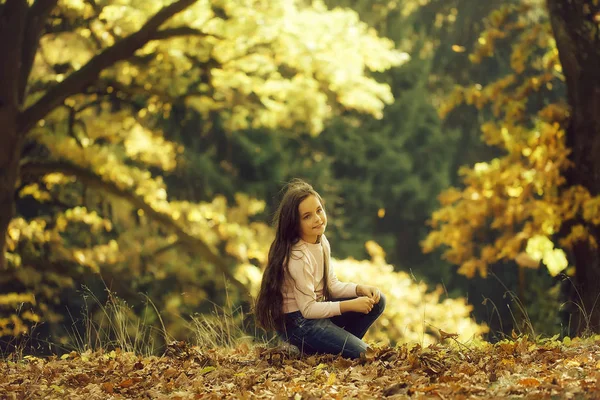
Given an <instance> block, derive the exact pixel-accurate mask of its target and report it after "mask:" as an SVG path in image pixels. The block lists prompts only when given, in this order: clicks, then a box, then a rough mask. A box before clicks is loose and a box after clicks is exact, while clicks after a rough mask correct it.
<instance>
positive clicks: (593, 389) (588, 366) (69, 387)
mask: <svg viewBox="0 0 600 400" xmlns="http://www.w3.org/2000/svg"><path fill="white" fill-rule="evenodd" d="M445 343H447V344H443V345H442V344H438V345H432V346H429V347H426V348H423V347H421V346H420V345H418V344H413V345H402V346H396V347H376V346H373V350H372V351H369V353H368V354H367V356H366V357H364V358H362V359H360V360H348V359H345V358H342V357H336V356H327V355H322V356H314V355H313V356H302V357H301V356H298V355H293V354H291V353H290V352H289V351H288V350H284V349H282V348H278V347H275V348H267V347H265V346H249V345H247V344H242V345H240V346H238V347H237V348H234V349H210V350H200V349H199V348H196V347H192V346H189V345H187V344H186V343H184V342H175V343H173V344H171V345H169V346H168V348H167V351H166V352H165V354H164V355H163V356H161V357H156V356H150V357H142V356H138V355H135V354H132V353H126V352H121V351H119V350H116V351H110V352H105V351H98V352H94V353H92V352H91V351H88V352H83V353H76V352H72V353H70V354H65V355H63V356H62V357H56V356H53V357H49V358H36V357H32V356H24V357H20V358H18V359H16V358H15V357H14V356H13V357H11V356H9V357H5V358H4V359H3V360H2V361H0V398H2V399H42V398H43V399H86V400H95V399H111V398H114V399H117V398H170V399H198V398H202V399H213V398H214V399H221V398H247V399H254V398H265V399H273V398H281V399H283V398H286V399H288V398H289V399H321V398H326V399H342V398H358V399H371V398H377V399H379V398H390V399H405V398H406V399H408V398H410V399H425V398H426V399H467V398H468V399H472V398H475V399H477V398H482V399H483V398H485V399H490V398H498V399H512V398H515V399H516V398H527V399H594V398H596V399H598V398H600V337H592V338H588V339H585V340H583V339H573V340H572V341H571V340H569V339H568V338H567V339H565V340H564V341H559V340H556V339H547V340H541V341H536V342H532V341H531V340H528V339H527V338H526V337H521V338H517V339H514V340H511V341H503V342H499V343H496V344H493V345H492V344H486V343H484V344H478V345H475V344H470V345H469V344H461V343H458V342H455V341H454V340H453V339H452V338H450V339H446V340H445ZM11 359H12V360H11Z"/></svg>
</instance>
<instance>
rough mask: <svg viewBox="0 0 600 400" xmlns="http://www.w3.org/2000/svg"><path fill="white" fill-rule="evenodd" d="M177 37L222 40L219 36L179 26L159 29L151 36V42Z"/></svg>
mask: <svg viewBox="0 0 600 400" xmlns="http://www.w3.org/2000/svg"><path fill="white" fill-rule="evenodd" d="M178 36H199V37H214V38H217V39H222V38H221V37H219V36H215V35H212V34H208V33H204V32H202V31H200V30H198V29H194V28H190V27H189V26H180V27H177V28H168V29H161V30H160V31H157V32H155V33H154V35H152V40H163V39H169V38H173V37H178Z"/></svg>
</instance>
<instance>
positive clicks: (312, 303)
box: [288, 257, 342, 319]
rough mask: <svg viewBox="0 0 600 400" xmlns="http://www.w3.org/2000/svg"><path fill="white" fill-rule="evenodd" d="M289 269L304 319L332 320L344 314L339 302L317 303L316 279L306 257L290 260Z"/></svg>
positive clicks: (295, 295) (295, 296)
mask: <svg viewBox="0 0 600 400" xmlns="http://www.w3.org/2000/svg"><path fill="white" fill-rule="evenodd" d="M288 268H289V271H290V275H291V277H292V278H293V280H294V298H295V299H296V303H297V304H298V308H299V309H300V313H302V316H303V317H304V318H306V319H318V318H330V317H334V316H336V315H341V314H342V312H341V311H340V303H339V302H338V301H321V302H318V301H317V295H316V294H315V277H314V276H313V273H312V271H311V267H310V264H308V262H307V261H306V260H305V258H304V257H303V258H301V259H290V261H289V265H288Z"/></svg>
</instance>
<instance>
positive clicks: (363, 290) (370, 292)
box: [356, 285, 381, 304]
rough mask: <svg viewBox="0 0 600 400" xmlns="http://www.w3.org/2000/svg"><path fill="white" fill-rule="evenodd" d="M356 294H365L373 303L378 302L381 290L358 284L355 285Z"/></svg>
mask: <svg viewBox="0 0 600 400" xmlns="http://www.w3.org/2000/svg"><path fill="white" fill-rule="evenodd" d="M356 294H357V295H359V296H367V297H368V298H370V299H372V300H373V302H374V304H377V303H379V299H380V298H381V291H380V290H379V289H377V288H376V287H375V286H367V285H358V286H356Z"/></svg>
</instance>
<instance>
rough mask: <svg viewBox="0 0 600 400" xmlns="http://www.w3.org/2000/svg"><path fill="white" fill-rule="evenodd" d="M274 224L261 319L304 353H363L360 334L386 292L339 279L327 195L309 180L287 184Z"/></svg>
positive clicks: (378, 309) (258, 311) (258, 309)
mask: <svg viewBox="0 0 600 400" xmlns="http://www.w3.org/2000/svg"><path fill="white" fill-rule="evenodd" d="M275 225H276V234H275V240H274V241H273V243H272V244H271V248H270V250H269V259H268V262H267V267H266V269H265V271H264V273H263V277H262V283H261V288H260V292H259V295H258V298H257V300H256V304H255V307H254V312H255V315H256V320H257V322H258V324H259V325H260V326H261V327H262V328H264V329H265V330H267V331H276V332H277V335H278V336H279V337H280V338H281V339H283V340H284V341H286V342H289V343H291V344H292V345H295V346H297V347H298V348H299V349H300V351H302V353H304V354H315V353H329V354H340V355H342V356H343V357H347V358H359V357H360V353H364V352H366V349H367V344H366V343H365V342H363V341H362V340H361V339H362V337H363V336H364V335H365V333H366V332H367V329H369V327H370V326H371V324H373V322H375V320H376V319H377V318H378V317H379V315H381V313H382V312H383V310H384V308H385V297H384V295H383V294H381V293H380V291H379V289H377V288H376V287H373V286H366V285H357V284H355V283H343V282H340V281H338V279H337V277H336V275H335V273H334V271H333V269H332V268H330V254H331V248H330V246H329V242H328V241H327V238H326V237H325V235H324V232H325V228H326V226H327V216H326V214H325V209H324V207H323V201H322V199H321V196H319V194H318V193H317V192H316V191H315V190H314V189H313V188H312V186H310V185H309V184H307V183H306V182H304V181H302V180H299V179H297V180H294V181H292V182H291V183H290V184H289V185H288V187H287V190H286V192H285V194H284V196H283V199H282V200H281V203H280V204H279V208H278V209H277V212H276V214H275Z"/></svg>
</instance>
